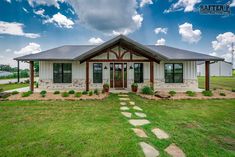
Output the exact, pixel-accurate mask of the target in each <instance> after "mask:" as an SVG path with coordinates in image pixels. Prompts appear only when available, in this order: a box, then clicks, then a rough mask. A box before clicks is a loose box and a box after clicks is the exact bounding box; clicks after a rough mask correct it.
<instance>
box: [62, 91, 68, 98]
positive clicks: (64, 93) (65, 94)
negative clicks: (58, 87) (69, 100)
mask: <svg viewBox="0 0 235 157" xmlns="http://www.w3.org/2000/svg"><path fill="white" fill-rule="evenodd" d="M61 96H62V97H68V96H69V93H68V92H63V93H62V94H61Z"/></svg>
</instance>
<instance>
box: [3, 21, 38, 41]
mask: <svg viewBox="0 0 235 157" xmlns="http://www.w3.org/2000/svg"><path fill="white" fill-rule="evenodd" d="M23 27H24V24H22V23H16V22H12V23H10V22H4V21H0V34H7V35H16V36H24V37H27V38H38V37H40V35H39V34H35V33H25V32H24V31H23Z"/></svg>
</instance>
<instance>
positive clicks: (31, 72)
mask: <svg viewBox="0 0 235 157" xmlns="http://www.w3.org/2000/svg"><path fill="white" fill-rule="evenodd" d="M29 69H30V90H31V91H32V92H33V90H34V62H33V61H30V62H29Z"/></svg>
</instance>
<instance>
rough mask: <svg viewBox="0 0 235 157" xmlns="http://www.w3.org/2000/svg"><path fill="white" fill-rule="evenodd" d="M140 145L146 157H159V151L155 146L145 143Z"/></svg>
mask: <svg viewBox="0 0 235 157" xmlns="http://www.w3.org/2000/svg"><path fill="white" fill-rule="evenodd" d="M139 145H140V146H141V148H142V150H143V152H144V155H145V157H157V156H159V151H158V150H156V149H155V148H154V147H153V146H151V145H149V144H147V143H145V142H140V143H139Z"/></svg>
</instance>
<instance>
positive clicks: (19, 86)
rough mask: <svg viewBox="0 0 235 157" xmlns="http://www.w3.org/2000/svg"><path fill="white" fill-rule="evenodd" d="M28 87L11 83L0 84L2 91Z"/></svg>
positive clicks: (25, 84)
mask: <svg viewBox="0 0 235 157" xmlns="http://www.w3.org/2000/svg"><path fill="white" fill-rule="evenodd" d="M27 86H29V84H28V83H17V84H16V83H11V84H0V88H2V89H3V91H6V90H12V89H16V88H22V87H27Z"/></svg>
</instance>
